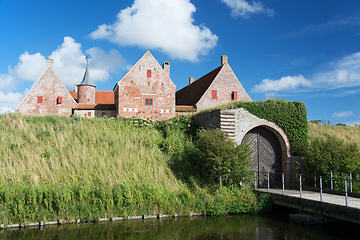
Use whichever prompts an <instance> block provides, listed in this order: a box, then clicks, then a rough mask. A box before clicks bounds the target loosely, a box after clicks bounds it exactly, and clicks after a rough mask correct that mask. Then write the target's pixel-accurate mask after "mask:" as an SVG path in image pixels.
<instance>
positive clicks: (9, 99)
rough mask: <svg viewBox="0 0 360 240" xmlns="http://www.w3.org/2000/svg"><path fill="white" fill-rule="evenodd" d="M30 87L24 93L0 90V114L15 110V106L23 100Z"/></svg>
mask: <svg viewBox="0 0 360 240" xmlns="http://www.w3.org/2000/svg"><path fill="white" fill-rule="evenodd" d="M27 92H28V89H25V91H24V92H23V93H20V92H15V93H13V92H8V93H5V92H3V91H1V92H0V114H3V113H7V112H14V110H13V109H14V108H15V107H16V106H17V105H19V103H20V102H21V100H22V99H23V98H24V97H25V95H26V93H27Z"/></svg>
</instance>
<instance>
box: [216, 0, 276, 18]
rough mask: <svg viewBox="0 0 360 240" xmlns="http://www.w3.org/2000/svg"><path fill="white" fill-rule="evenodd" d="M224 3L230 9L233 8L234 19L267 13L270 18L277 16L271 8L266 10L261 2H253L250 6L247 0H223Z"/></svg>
mask: <svg viewBox="0 0 360 240" xmlns="http://www.w3.org/2000/svg"><path fill="white" fill-rule="evenodd" d="M221 1H222V2H224V3H225V4H226V5H227V6H228V7H229V8H231V16H232V17H238V16H240V17H242V18H247V17H249V16H250V15H251V14H259V13H265V14H268V15H269V16H272V15H274V14H275V11H274V10H273V9H270V8H265V7H264V6H263V5H262V3H261V2H255V1H252V3H251V4H249V3H248V2H247V1H246V0H221Z"/></svg>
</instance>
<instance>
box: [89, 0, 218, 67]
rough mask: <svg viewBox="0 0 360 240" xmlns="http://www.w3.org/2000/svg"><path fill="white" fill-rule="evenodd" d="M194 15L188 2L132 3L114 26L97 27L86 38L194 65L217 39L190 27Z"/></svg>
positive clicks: (144, 0) (146, 0) (155, 0)
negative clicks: (190, 62) (143, 49)
mask: <svg viewBox="0 0 360 240" xmlns="http://www.w3.org/2000/svg"><path fill="white" fill-rule="evenodd" d="M195 11H196V8H195V6H194V5H193V4H192V3H190V1H189V0H171V1H168V0H135V1H134V3H133V5H132V6H131V7H128V8H125V9H123V10H121V11H120V12H119V13H118V15H117V20H116V21H115V23H113V24H111V25H106V24H103V25H100V26H98V28H97V29H96V30H95V31H94V32H92V33H91V34H90V37H91V38H93V39H107V40H110V41H111V42H113V43H116V44H119V45H122V46H139V47H142V48H146V49H159V50H161V51H162V52H164V53H166V54H168V55H169V56H170V57H171V58H176V59H184V60H189V61H198V60H199V56H201V55H206V54H207V53H208V52H209V50H211V49H212V48H214V47H215V46H216V44H217V40H218V37H217V36H216V35H215V34H213V33H212V32H211V31H210V29H208V28H207V27H205V26H203V25H200V26H197V25H194V24H193V22H194V19H193V17H192V15H193V13H194V12H195Z"/></svg>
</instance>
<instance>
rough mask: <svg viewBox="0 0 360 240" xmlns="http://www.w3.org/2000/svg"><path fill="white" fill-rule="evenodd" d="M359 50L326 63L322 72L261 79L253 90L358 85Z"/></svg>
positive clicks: (268, 90)
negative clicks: (307, 75)
mask: <svg viewBox="0 0 360 240" xmlns="http://www.w3.org/2000/svg"><path fill="white" fill-rule="evenodd" d="M359 63H360V52H357V53H353V54H350V55H348V56H345V57H343V58H341V59H339V60H336V61H333V62H330V63H328V64H327V65H326V66H325V67H324V69H325V68H326V69H325V70H323V71H322V72H319V73H316V74H314V75H313V77H311V78H305V77H304V76H303V75H301V74H299V75H297V76H286V77H282V78H280V79H278V80H270V79H263V80H262V81H261V83H260V84H258V85H255V86H254V88H253V90H252V91H253V92H265V93H266V92H279V91H290V90H296V89H298V88H301V89H302V90H303V91H314V90H333V89H339V88H351V87H359V86H360V64H359ZM356 92H357V90H356V89H355V90H351V91H346V92H345V93H343V94H347V95H350V94H353V93H356ZM334 96H335V95H334Z"/></svg>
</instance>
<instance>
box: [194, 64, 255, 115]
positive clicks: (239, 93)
mask: <svg viewBox="0 0 360 240" xmlns="http://www.w3.org/2000/svg"><path fill="white" fill-rule="evenodd" d="M213 91H216V98H215V99H214V92H213ZM232 92H236V99H232V97H233V95H232ZM233 100H237V101H247V102H251V101H252V100H251V98H250V97H249V95H248V94H247V93H246V91H245V89H244V88H243V86H242V85H241V83H240V82H239V80H238V79H237V77H236V75H235V73H234V72H233V71H232V69H231V67H230V65H229V64H227V63H226V64H224V65H223V67H222V69H221V70H220V72H219V73H218V75H217V76H216V78H215V79H214V81H213V82H212V84H211V85H210V87H209V88H208V89H207V91H206V92H205V93H204V95H203V96H202V97H201V99H200V100H199V102H198V103H197V104H196V107H197V109H198V110H203V109H207V108H211V107H215V106H218V105H221V104H225V103H229V102H231V101H233Z"/></svg>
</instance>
